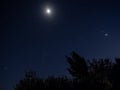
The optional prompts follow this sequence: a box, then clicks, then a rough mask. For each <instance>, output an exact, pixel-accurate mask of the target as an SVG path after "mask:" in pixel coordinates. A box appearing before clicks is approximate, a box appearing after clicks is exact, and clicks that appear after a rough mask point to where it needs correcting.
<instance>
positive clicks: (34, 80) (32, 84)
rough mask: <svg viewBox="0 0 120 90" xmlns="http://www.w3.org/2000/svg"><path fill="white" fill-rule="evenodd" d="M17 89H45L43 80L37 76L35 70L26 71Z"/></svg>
mask: <svg viewBox="0 0 120 90" xmlns="http://www.w3.org/2000/svg"><path fill="white" fill-rule="evenodd" d="M15 90H44V83H43V80H42V79H40V78H38V77H36V74H35V72H33V71H29V72H26V73H25V78H24V79H23V80H20V82H19V84H17V85H16V87H15Z"/></svg>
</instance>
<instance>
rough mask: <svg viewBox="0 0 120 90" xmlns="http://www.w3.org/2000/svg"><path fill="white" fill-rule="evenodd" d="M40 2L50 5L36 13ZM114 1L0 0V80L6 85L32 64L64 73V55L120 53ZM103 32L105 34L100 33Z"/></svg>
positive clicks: (119, 14)
mask: <svg viewBox="0 0 120 90" xmlns="http://www.w3.org/2000/svg"><path fill="white" fill-rule="evenodd" d="M46 3H51V5H52V6H53V7H54V8H55V9H56V14H55V15H54V17H53V18H52V19H51V20H47V19H48V18H47V17H45V16H44V15H42V11H41V8H42V6H44V5H45V4H46ZM119 4H120V2H117V1H115V0H113V1H112V0H109V1H105V0H103V1H101V0H100V1H98V0H95V1H93V0H45V1H44V0H39V1H38V0H34V1H33V0H21V1H18V0H6V1H1V6H0V8H1V14H0V21H1V22H0V26H1V27H0V86H1V87H3V88H5V90H12V87H15V85H16V83H18V82H19V80H20V79H22V78H23V76H24V72H25V71H26V70H29V69H32V70H35V71H37V72H38V73H39V76H40V77H42V78H46V77H48V76H51V75H54V76H62V75H69V74H68V72H67V69H66V68H67V67H68V64H67V62H66V58H65V56H66V55H70V53H71V52H72V51H76V52H77V53H79V54H80V55H82V56H84V57H85V58H88V59H91V58H105V57H106V58H114V57H119V56H120V5H119ZM105 34H108V36H105Z"/></svg>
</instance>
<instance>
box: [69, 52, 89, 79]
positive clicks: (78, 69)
mask: <svg viewBox="0 0 120 90" xmlns="http://www.w3.org/2000/svg"><path fill="white" fill-rule="evenodd" d="M67 61H68V63H69V64H70V68H68V71H69V73H70V74H71V75H72V76H73V77H74V78H75V79H83V78H86V77H87V76H88V66H87V63H86V61H85V59H84V58H83V57H81V56H79V55H78V54H77V53H75V52H72V54H71V57H67Z"/></svg>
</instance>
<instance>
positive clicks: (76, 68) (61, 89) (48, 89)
mask: <svg viewBox="0 0 120 90" xmlns="http://www.w3.org/2000/svg"><path fill="white" fill-rule="evenodd" d="M66 58H67V62H68V64H69V65H70V66H69V68H68V71H69V73H70V74H71V75H72V77H73V78H72V79H68V78H67V77H53V76H52V77H48V78H47V79H41V78H38V77H37V75H36V72H33V71H29V72H26V73H25V77H24V79H23V80H20V82H19V83H18V84H17V85H16V87H15V90H119V89H120V58H117V59H115V63H113V62H111V60H109V59H99V60H97V59H93V60H86V59H85V58H83V57H81V56H79V55H78V54H77V53H76V52H72V54H71V56H69V57H68V56H66Z"/></svg>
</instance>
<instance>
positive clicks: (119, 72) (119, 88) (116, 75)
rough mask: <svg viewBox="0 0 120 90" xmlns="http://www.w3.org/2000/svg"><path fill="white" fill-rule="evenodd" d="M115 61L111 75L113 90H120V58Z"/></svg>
mask: <svg viewBox="0 0 120 90" xmlns="http://www.w3.org/2000/svg"><path fill="white" fill-rule="evenodd" d="M115 61H116V63H115V64H114V66H113V69H112V75H111V78H112V84H113V90H120V58H116V59H115Z"/></svg>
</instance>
